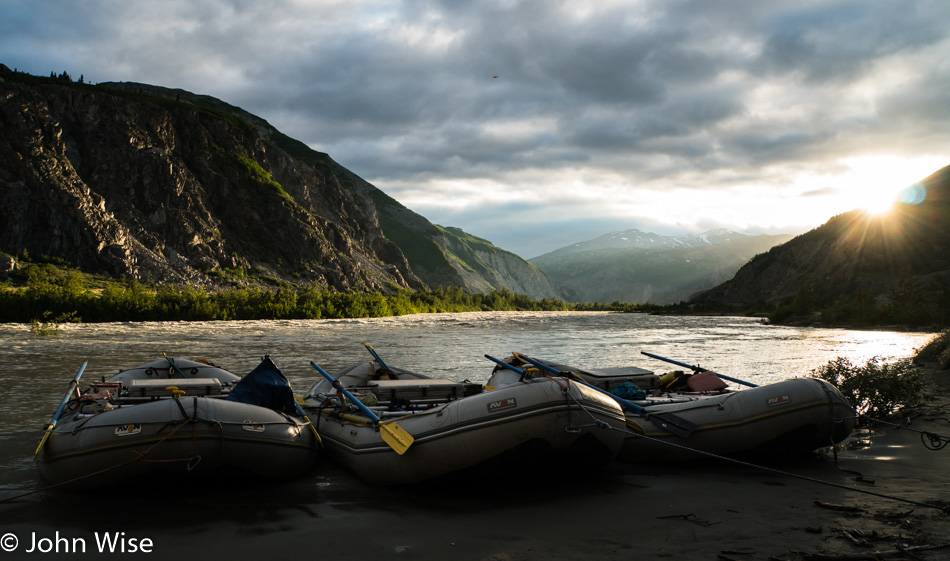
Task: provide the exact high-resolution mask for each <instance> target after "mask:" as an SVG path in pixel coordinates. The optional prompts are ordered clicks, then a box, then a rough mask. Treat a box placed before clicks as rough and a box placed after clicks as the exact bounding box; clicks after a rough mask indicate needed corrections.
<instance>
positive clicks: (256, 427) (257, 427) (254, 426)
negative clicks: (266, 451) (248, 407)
mask: <svg viewBox="0 0 950 561" xmlns="http://www.w3.org/2000/svg"><path fill="white" fill-rule="evenodd" d="M241 428H242V429H244V430H246V431H250V432H264V423H257V422H255V421H244V424H243V425H242V426H241Z"/></svg>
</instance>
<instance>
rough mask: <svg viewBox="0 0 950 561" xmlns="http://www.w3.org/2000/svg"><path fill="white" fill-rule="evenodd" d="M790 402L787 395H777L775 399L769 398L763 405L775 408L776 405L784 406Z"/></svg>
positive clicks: (790, 399) (789, 397)
mask: <svg viewBox="0 0 950 561" xmlns="http://www.w3.org/2000/svg"><path fill="white" fill-rule="evenodd" d="M790 401H792V398H791V396H790V395H788V394H785V395H779V396H776V397H770V398H768V399H767V400H766V401H765V403H766V405H768V406H769V407H775V406H776V405H785V404H786V403H789V402H790Z"/></svg>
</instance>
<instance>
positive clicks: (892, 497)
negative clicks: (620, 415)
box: [568, 392, 950, 513]
mask: <svg viewBox="0 0 950 561" xmlns="http://www.w3.org/2000/svg"><path fill="white" fill-rule="evenodd" d="M568 395H570V393H569V392H568ZM570 397H571V399H573V400H574V403H576V404H577V406H578V407H580V408H581V409H582V410H584V411H585V412H586V413H587V414H588V415H590V417H591V418H592V419H594V420H595V425H596V426H598V427H600V428H603V429H608V430H617V431H621V432H623V433H624V434H626V435H629V436H635V437H637V438H645V439H647V440H650V441H652V442H656V443H660V444H665V445H667V446H672V447H673V448H678V449H680V450H685V451H687V452H693V453H696V454H701V455H703V456H707V457H710V458H715V459H717V460H722V461H725V462H731V463H733V464H737V465H741V466H745V467H749V468H753V469H757V470H761V471H767V472H770V473H775V474H778V475H783V476H785V477H792V478H795V479H801V480H803V481H808V482H811V483H817V484H819V485H827V486H829V487H836V488H838V489H844V490H845V491H854V492H857V493H863V494H865V495H872V496H875V497H879V498H882V499H888V500H892V501H898V502H903V503H908V504H912V505H917V506H923V507H927V508H933V509H937V510H940V511H943V512H945V513H950V504H948V505H946V506H940V505H935V504H931V503H925V502H920V501H915V500H913V499H905V498H903V497H898V496H895V495H888V494H885V493H878V492H876V491H869V490H867V489H859V488H857V487H850V486H848V485H842V484H840V483H834V482H832V481H825V480H822V479H817V478H815V477H809V476H807V475H800V474H797V473H792V472H790V471H784V470H780V469H775V468H770V467H766V466H761V465H758V464H753V463H751V462H746V461H743V460H737V459H735V458H730V457H728V456H723V455H720V454H714V453H712V452H706V451H705V450H699V449H696V448H690V447H689V446H683V445H682V444H676V443H675V442H668V441H666V440H661V439H659V438H653V437H651V436H647V435H645V434H641V433H638V432H635V431H631V430H628V429H620V428H617V427H613V426H610V425H609V424H607V423H605V422H603V421H599V420H597V419H596V418H595V417H594V415H593V414H592V413H591V412H590V411H587V408H586V407H584V405H583V404H582V403H580V402H578V401H577V400H576V399H574V397H573V396H570ZM584 426H592V425H584ZM578 428H580V427H578Z"/></svg>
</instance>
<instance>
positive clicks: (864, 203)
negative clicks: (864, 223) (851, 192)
mask: <svg viewBox="0 0 950 561" xmlns="http://www.w3.org/2000/svg"><path fill="white" fill-rule="evenodd" d="M900 190H901V189H895V188H894V186H893V185H887V186H883V185H882V186H880V187H878V188H876V189H869V190H868V192H867V193H863V194H862V196H861V210H863V211H864V212H866V213H868V214H871V215H874V216H880V215H882V214H887V212H888V211H890V210H891V209H892V208H894V204H895V203H896V202H897V195H898V193H899V192H900Z"/></svg>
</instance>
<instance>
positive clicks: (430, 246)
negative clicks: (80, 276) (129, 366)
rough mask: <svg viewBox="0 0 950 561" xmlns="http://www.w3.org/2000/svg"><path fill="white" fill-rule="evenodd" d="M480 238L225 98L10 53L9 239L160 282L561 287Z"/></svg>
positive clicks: (0, 69)
mask: <svg viewBox="0 0 950 561" xmlns="http://www.w3.org/2000/svg"><path fill="white" fill-rule="evenodd" d="M377 203H379V204H377ZM410 234H411V235H410ZM475 240H477V239H476V238H470V237H469V236H467V235H465V234H464V232H461V231H459V230H454V229H443V228H440V227H437V226H435V225H433V224H431V223H429V222H428V221H427V220H426V219H425V218H423V217H422V216H419V215H418V214H416V213H414V212H412V211H411V210H409V209H406V208H405V207H403V206H402V205H400V204H399V203H397V202H396V201H394V200H392V199H391V198H389V197H388V196H386V195H385V194H383V193H382V192H381V191H379V190H378V189H376V188H375V187H374V186H372V185H370V184H369V183H367V182H366V181H364V180H363V179H361V178H359V177H358V176H357V175H356V174H354V173H353V172H351V171H349V170H347V169H346V168H344V167H343V166H341V165H339V164H338V163H336V162H335V161H333V160H332V159H331V158H330V156H329V155H327V154H324V153H321V152H316V151H314V150H311V149H310V148H309V147H307V146H306V145H304V144H303V143H301V142H299V141H296V140H294V139H291V138H289V137H287V136H286V135H284V134H282V133H281V132H280V131H278V130H277V129H275V128H274V127H273V126H271V125H270V124H268V123H267V122H266V121H265V120H264V119H261V118H259V117H256V116H254V115H252V114H250V113H248V112H247V111H244V110H243V109H240V108H238V107H234V106H231V105H229V104H227V103H225V102H223V101H221V100H218V99H215V98H213V97H209V96H203V95H196V94H193V93H190V92H187V91H184V90H175V89H169V88H163V87H159V86H151V85H146V84H135V83H106V84H99V85H96V86H93V85H89V84H83V83H75V82H72V81H71V80H70V79H69V78H68V76H66V77H60V78H52V77H51V78H39V77H34V76H30V75H27V74H23V73H14V72H11V71H10V70H9V68H7V67H5V66H3V65H0V252H4V253H8V254H11V255H22V254H23V253H24V252H26V253H27V254H28V255H30V256H48V257H55V258H59V259H64V260H66V261H67V262H69V263H70V264H72V265H74V266H77V267H79V268H80V269H82V270H84V271H87V272H95V273H106V274H110V275H113V276H120V275H124V276H125V277H127V278H134V279H150V280H152V281H154V282H157V283H169V282H174V283H183V282H187V283H190V284H197V285H204V286H212V285H221V284H228V285H233V284H240V283H242V282H243V279H245V278H247V276H257V277H259V278H263V279H270V280H271V281H275V280H276V281H277V282H287V283H292V284H293V283H316V284H319V285H324V286H327V287H332V288H335V289H338V290H350V289H353V290H368V291H389V290H392V289H394V288H410V289H417V288H423V287H427V286H428V287H432V288H434V287H436V286H439V285H453V286H462V287H465V288H468V289H470V290H473V291H488V290H492V289H503V288H507V289H509V290H511V291H513V292H520V291H521V290H532V291H533V292H531V293H528V294H529V295H530V296H535V297H546V296H550V295H553V294H554V289H553V286H552V285H551V284H550V283H549V282H547V279H546V278H544V277H543V275H540V276H539V275H538V274H537V272H536V270H535V268H534V267H532V266H531V265H530V264H528V263H527V262H525V261H524V260H523V259H521V258H520V257H517V256H516V255H514V254H511V253H509V252H505V251H503V250H501V249H499V248H495V247H494V246H492V245H491V244H490V243H488V242H484V240H479V241H477V242H476V241H475ZM522 273H524V274H525V275H526V277H525V278H522V277H521V276H520V275H521V274H522Z"/></svg>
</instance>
